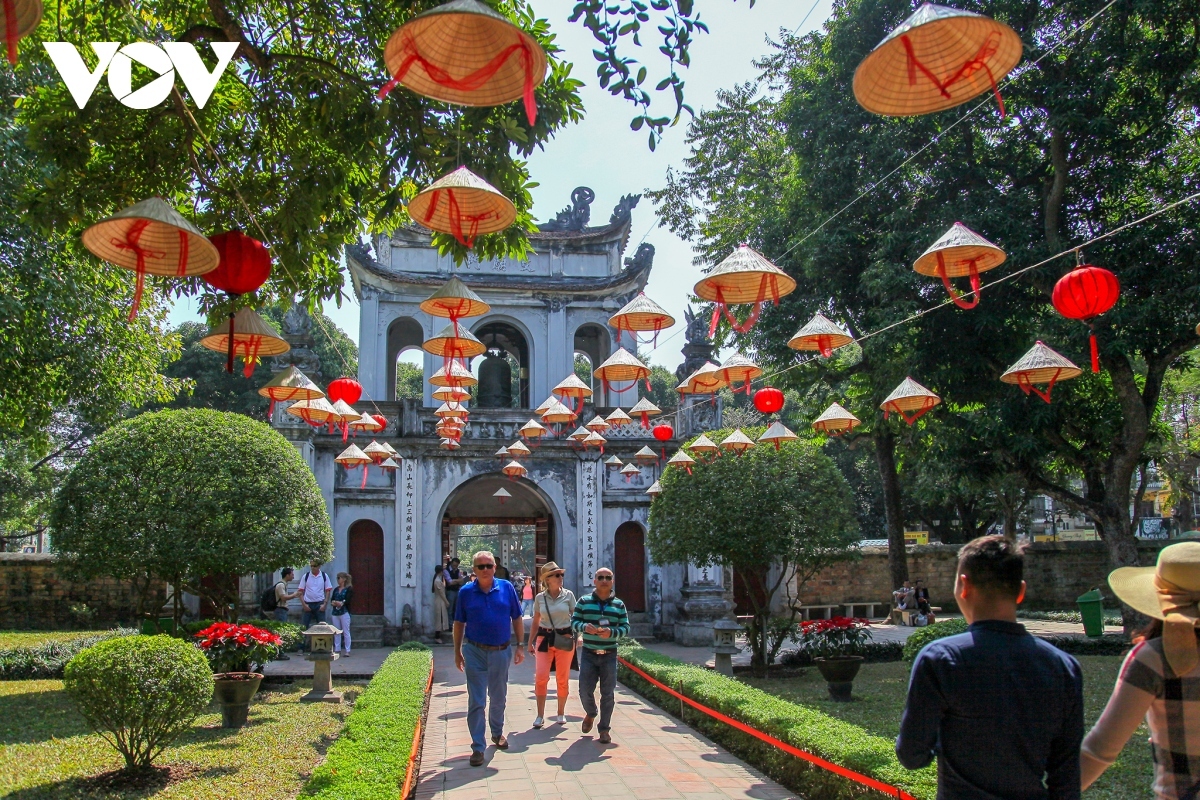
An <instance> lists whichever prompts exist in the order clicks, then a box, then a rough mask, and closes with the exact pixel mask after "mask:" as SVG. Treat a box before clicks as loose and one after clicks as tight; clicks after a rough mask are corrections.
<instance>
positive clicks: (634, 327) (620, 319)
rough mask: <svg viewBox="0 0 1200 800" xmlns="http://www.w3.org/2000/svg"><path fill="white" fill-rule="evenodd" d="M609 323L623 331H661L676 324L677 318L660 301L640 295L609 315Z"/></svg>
mask: <svg viewBox="0 0 1200 800" xmlns="http://www.w3.org/2000/svg"><path fill="white" fill-rule="evenodd" d="M608 324H609V325H610V326H611V327H613V328H616V329H617V333H618V335H619V334H620V332H621V331H623V330H625V331H654V332H655V333H658V332H659V331H661V330H663V329H665V328H669V327H671V326H672V325H674V324H675V318H674V317H672V316H671V315H670V314H668V313H667V312H666V310H665V309H663V307H662V306H660V305H659V304H658V303H656V302H654V301H653V300H651V299H650V298H649V297H646V295H644V294H641V293H638V296H637V297H635V298H633V299H632V300H630V301H629V302H628V303H626V304H625V307H624V308H622V309H621V310H620V311H618V312H617V313H616V314H613V315H612V316H611V317H609V320H608Z"/></svg>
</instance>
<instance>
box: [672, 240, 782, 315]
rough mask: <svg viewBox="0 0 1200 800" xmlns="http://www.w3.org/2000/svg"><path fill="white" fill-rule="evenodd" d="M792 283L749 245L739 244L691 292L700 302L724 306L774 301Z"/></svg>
mask: <svg viewBox="0 0 1200 800" xmlns="http://www.w3.org/2000/svg"><path fill="white" fill-rule="evenodd" d="M795 288H796V281H795V280H793V279H792V277H791V276H790V275H788V274H787V273H786V272H784V271H783V270H781V269H780V268H779V267H777V266H775V265H774V264H772V263H771V262H770V261H768V260H767V259H766V258H765V257H764V256H763V255H762V254H761V253H759V252H758V251H757V250H755V249H753V248H752V247H750V246H749V245H745V244H744V245H741V246H740V247H738V249H737V250H734V251H733V252H732V253H730V254H729V256H728V257H727V258H726V259H725V260H724V261H722V262H721V263H720V264H717V265H716V266H715V267H713V268H712V271H711V272H709V273H708V274H707V275H705V276H704V277H703V278H701V279H700V281H699V282H698V283H697V284H696V287H695V288H694V289H693V290H692V291H693V293H694V294H695V295H696V296H697V297H699V298H700V299H701V300H708V301H709V302H712V303H724V304H725V305H729V306H732V305H739V304H742V303H757V302H759V301H761V300H778V299H779V298H781V297H783V296H784V295H788V294H791V293H792V291H793V290H794V289H795Z"/></svg>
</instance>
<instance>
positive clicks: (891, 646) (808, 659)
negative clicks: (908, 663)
mask: <svg viewBox="0 0 1200 800" xmlns="http://www.w3.org/2000/svg"><path fill="white" fill-rule="evenodd" d="M854 654H855V655H859V656H862V657H863V660H864V661H865V662H866V663H868V664H879V663H882V662H884V661H899V660H900V659H901V658H903V657H904V643H903V642H866V643H864V644H862V645H859V647H858V649H857V650H855V651H854ZM812 659H813V654H812V653H809V652H807V651H805V650H788V651H787V652H786V653H784V654H783V655H782V656H780V657H779V663H780V664H783V665H784V666H785V667H807V666H811V665H812V663H813V660H812Z"/></svg>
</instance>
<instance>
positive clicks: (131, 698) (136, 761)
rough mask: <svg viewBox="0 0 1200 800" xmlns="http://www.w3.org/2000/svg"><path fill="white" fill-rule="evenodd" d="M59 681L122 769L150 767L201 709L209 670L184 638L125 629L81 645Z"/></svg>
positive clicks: (210, 690) (207, 690) (205, 702)
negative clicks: (120, 758) (112, 636)
mask: <svg viewBox="0 0 1200 800" xmlns="http://www.w3.org/2000/svg"><path fill="white" fill-rule="evenodd" d="M63 688H65V689H66V690H67V693H68V694H70V695H71V698H72V699H73V700H74V701H75V704H76V705H77V706H79V712H80V713H81V714H82V715H83V718H84V719H85V720H87V723H88V724H89V725H91V726H92V728H94V729H95V730H96V731H97V732H98V733H99V734H100V735H101V736H103V737H104V739H105V741H107V742H108V743H109V744H111V745H112V746H113V747H115V748H116V749H117V751H118V752H120V753H121V755H122V756H124V757H125V769H126V771H129V772H133V771H136V770H139V769H143V768H145V767H148V766H150V764H151V763H152V762H153V761H154V759H155V758H156V757H158V755H159V754H160V753H161V752H162V751H163V750H164V749H166V747H167V746H168V745H169V744H170V743H171V742H172V741H174V740H175V738H176V737H177V736H179V734H181V733H183V731H184V730H186V729H187V728H188V727H189V726H190V725H191V724H192V720H194V719H195V718H196V716H197V715H198V714H199V713H200V712H201V711H203V710H204V709H205V707H206V706H207V705H208V703H209V701H210V700H211V699H212V694H213V676H212V670H211V669H209V667H208V661H207V660H205V658H204V656H203V655H202V654H201V653H200V651H199V650H197V649H196V648H195V647H194V646H192V645H191V644H188V643H187V642H183V641H180V640H179V639H176V638H174V637H171V636H128V637H122V638H119V639H112V640H109V641H107V642H101V643H100V644H97V645H94V646H93V647H89V648H88V649H86V650H84V651H83V652H81V653H79V654H78V655H76V656H75V657H74V658H72V659H71V660H70V661H69V662H68V663H67V666H66V669H65V670H64V671H63Z"/></svg>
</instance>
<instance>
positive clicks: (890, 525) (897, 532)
mask: <svg viewBox="0 0 1200 800" xmlns="http://www.w3.org/2000/svg"><path fill="white" fill-rule="evenodd" d="M873 438H874V439H875V459H876V461H877V462H878V464H879V479H880V482H881V483H882V484H883V508H884V512H885V515H886V517H887V538H888V572H889V573H890V575H891V578H892V588H893V589H894V588H896V587H897V586H903V585H904V582H905V581H906V580H908V553H907V552H906V551H905V549H904V512H903V511H902V509H901V505H900V476H898V475H897V474H896V437H894V436H892V434H891V433H890V432H889V431H886V430H877V431H875V433H874V435H873Z"/></svg>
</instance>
